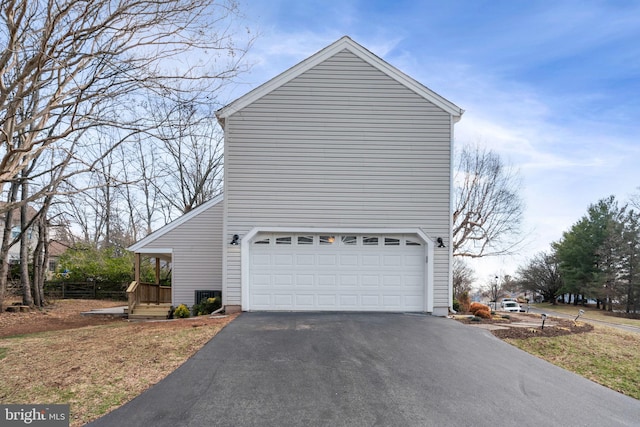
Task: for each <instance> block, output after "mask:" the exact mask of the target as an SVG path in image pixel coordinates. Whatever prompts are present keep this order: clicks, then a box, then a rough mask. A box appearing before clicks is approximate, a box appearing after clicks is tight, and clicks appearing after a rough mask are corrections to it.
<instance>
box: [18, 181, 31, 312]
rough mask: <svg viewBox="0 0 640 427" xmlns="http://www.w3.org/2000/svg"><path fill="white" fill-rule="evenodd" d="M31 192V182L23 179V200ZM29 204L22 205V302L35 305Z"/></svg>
mask: <svg viewBox="0 0 640 427" xmlns="http://www.w3.org/2000/svg"><path fill="white" fill-rule="evenodd" d="M28 192H29V184H28V183H27V181H26V179H25V180H23V181H22V200H26V199H27V196H28ZM27 208H28V206H27V204H26V203H25V204H23V205H22V206H20V232H21V234H20V284H21V285H22V303H23V304H24V305H28V306H29V307H33V297H32V296H31V281H30V280H29V229H28V228H27V225H28V224H29V218H28V215H27V213H28V210H27Z"/></svg>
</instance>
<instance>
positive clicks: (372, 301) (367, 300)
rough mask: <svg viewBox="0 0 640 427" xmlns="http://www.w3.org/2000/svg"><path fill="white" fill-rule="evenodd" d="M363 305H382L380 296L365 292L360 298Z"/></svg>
mask: <svg viewBox="0 0 640 427" xmlns="http://www.w3.org/2000/svg"><path fill="white" fill-rule="evenodd" d="M360 300H361V302H362V306H363V307H380V296H379V295H371V294H363V295H362V296H361V298H360Z"/></svg>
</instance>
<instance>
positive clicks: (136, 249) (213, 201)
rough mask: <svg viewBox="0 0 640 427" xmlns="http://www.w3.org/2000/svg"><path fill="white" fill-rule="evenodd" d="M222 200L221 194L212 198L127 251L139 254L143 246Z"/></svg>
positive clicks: (139, 241)
mask: <svg viewBox="0 0 640 427" xmlns="http://www.w3.org/2000/svg"><path fill="white" fill-rule="evenodd" d="M223 199H224V196H223V195H222V194H220V195H219V196H216V197H214V198H213V199H211V200H209V201H208V202H205V203H203V204H201V205H200V206H197V207H196V208H194V209H193V210H191V211H189V212H187V213H186V214H184V215H182V216H181V217H180V218H178V219H176V220H175V221H171V222H170V223H169V224H166V225H164V226H163V227H161V228H159V229H158V230H156V231H154V232H153V233H151V234H149V235H148V236H147V237H145V238H143V239H142V240H138V241H137V242H136V243H134V244H133V245H131V246H129V247H128V248H127V250H128V251H131V252H139V251H140V250H141V249H143V248H144V247H145V246H147V245H148V244H149V243H151V242H153V241H155V240H157V239H159V238H160V237H162V236H164V235H165V234H167V233H168V232H170V231H171V230H173V229H175V228H177V227H178V226H180V225H182V224H184V223H185V222H187V221H189V220H190V219H191V218H193V217H195V216H197V215H200V214H201V213H203V212H205V211H207V210H208V209H209V208H211V207H213V206H215V205H217V204H218V203H220V202H221V201H222V200H223Z"/></svg>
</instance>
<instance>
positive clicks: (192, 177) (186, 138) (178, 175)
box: [150, 99, 223, 215]
mask: <svg viewBox="0 0 640 427" xmlns="http://www.w3.org/2000/svg"><path fill="white" fill-rule="evenodd" d="M151 105H152V106H153V108H152V111H150V115H151V116H152V117H153V119H154V120H155V121H156V123H157V126H156V129H157V130H156V132H155V137H156V138H157V141H158V145H157V150H158V152H159V153H160V154H161V155H160V157H161V158H162V163H163V164H162V170H164V175H163V176H162V179H160V180H158V179H157V177H153V178H154V179H153V180H152V181H151V184H152V185H153V186H154V187H155V191H156V192H157V193H158V195H160V196H161V197H162V199H163V203H162V204H164V205H165V206H168V207H169V208H170V209H173V210H177V211H178V212H179V213H180V214H183V213H186V212H189V211H190V210H191V209H193V208H194V207H196V206H198V205H200V204H202V203H203V202H206V201H207V200H210V199H211V198H213V197H214V196H216V195H217V194H219V193H221V192H222V176H223V174H222V171H223V169H222V168H223V158H222V155H223V149H222V145H223V136H222V132H221V130H220V128H219V127H218V126H217V124H216V123H215V121H212V120H211V118H212V117H213V111H210V110H207V109H201V108H198V106H197V104H194V103H193V102H192V101H191V100H179V101H174V100H167V99H161V100H159V101H158V102H155V103H153V104H151ZM168 214H169V215H171V212H168Z"/></svg>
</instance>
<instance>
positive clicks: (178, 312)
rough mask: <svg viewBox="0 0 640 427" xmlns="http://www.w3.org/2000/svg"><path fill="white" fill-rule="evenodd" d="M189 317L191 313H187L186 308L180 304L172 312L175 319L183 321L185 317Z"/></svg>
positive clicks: (187, 309)
mask: <svg viewBox="0 0 640 427" xmlns="http://www.w3.org/2000/svg"><path fill="white" fill-rule="evenodd" d="M190 315H191V312H190V311H189V308H187V306H186V305H184V304H180V305H179V306H178V307H177V308H176V309H175V311H174V312H173V316H174V317H175V318H177V319H184V318H186V317H189V316H190Z"/></svg>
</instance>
